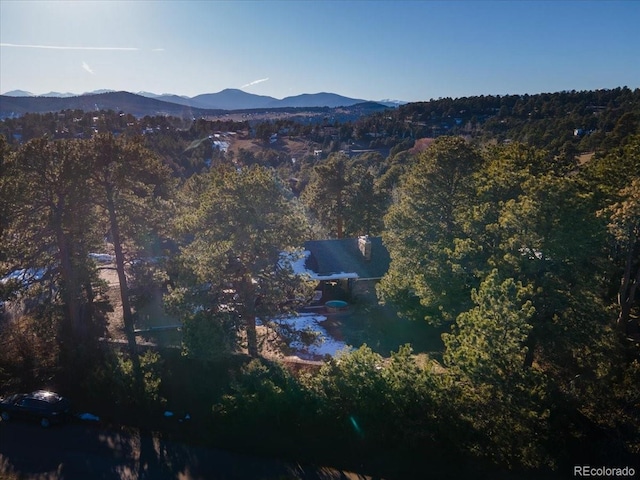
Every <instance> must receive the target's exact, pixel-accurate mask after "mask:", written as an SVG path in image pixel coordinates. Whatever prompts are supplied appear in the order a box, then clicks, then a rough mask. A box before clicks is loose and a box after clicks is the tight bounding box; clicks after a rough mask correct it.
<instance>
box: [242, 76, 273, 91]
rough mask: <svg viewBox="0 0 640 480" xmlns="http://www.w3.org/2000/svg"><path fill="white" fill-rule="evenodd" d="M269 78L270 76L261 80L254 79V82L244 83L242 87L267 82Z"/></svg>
mask: <svg viewBox="0 0 640 480" xmlns="http://www.w3.org/2000/svg"><path fill="white" fill-rule="evenodd" d="M267 80H269V77H267V78H261V79H260V80H254V81H253V82H250V83H247V84H246V85H242V86H241V87H240V88H245V87H251V86H252V85H256V84H258V83H262V82H266V81H267Z"/></svg>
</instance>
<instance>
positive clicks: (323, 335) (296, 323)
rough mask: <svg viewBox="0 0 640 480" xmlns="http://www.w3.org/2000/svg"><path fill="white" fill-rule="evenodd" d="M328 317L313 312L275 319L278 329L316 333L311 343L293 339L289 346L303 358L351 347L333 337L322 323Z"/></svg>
mask: <svg viewBox="0 0 640 480" xmlns="http://www.w3.org/2000/svg"><path fill="white" fill-rule="evenodd" d="M326 320H327V317H325V316H323V315H315V314H312V313H300V314H298V315H295V316H289V317H281V318H278V319H275V320H273V322H272V323H273V324H275V326H276V329H278V327H279V326H280V327H285V328H288V329H291V330H293V331H295V332H305V331H307V332H312V333H313V334H315V335H316V338H315V340H314V342H313V343H312V344H311V345H306V344H305V343H303V342H302V341H298V340H296V341H293V342H291V343H290V344H289V347H290V348H292V349H293V350H295V352H296V354H297V355H298V356H299V357H301V358H314V357H324V356H325V355H331V356H335V355H336V354H337V353H338V352H339V351H341V350H344V349H345V348H347V347H349V346H348V345H347V344H346V343H344V342H343V341H341V340H336V339H335V338H333V337H331V335H329V333H328V332H327V330H326V329H325V328H324V327H323V326H322V325H321V323H322V322H324V321H326Z"/></svg>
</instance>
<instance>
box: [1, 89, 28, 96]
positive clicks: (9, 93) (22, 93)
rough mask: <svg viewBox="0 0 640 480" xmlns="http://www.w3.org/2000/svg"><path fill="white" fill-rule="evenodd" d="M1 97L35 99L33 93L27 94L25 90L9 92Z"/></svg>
mask: <svg viewBox="0 0 640 480" xmlns="http://www.w3.org/2000/svg"><path fill="white" fill-rule="evenodd" d="M2 95H6V96H7V97H35V95H34V94H33V93H31V92H27V91H26V90H11V91H10V92H5V93H3V94H2Z"/></svg>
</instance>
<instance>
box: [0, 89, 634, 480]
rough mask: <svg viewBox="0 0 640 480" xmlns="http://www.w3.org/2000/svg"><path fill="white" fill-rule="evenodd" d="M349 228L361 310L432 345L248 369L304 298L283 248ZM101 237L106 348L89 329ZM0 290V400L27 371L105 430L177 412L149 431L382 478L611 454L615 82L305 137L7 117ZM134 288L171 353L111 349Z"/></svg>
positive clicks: (627, 457) (619, 259) (625, 439)
mask: <svg viewBox="0 0 640 480" xmlns="http://www.w3.org/2000/svg"><path fill="white" fill-rule="evenodd" d="M241 139H242V141H241ZM294 144H295V145H303V146H304V148H303V149H301V150H297V153H295V157H294V156H293V154H292V148H293V147H292V145H294ZM358 235H381V236H382V238H383V242H384V244H385V246H386V247H387V249H388V250H389V252H390V255H391V265H390V268H389V271H388V273H387V274H386V275H385V277H384V278H383V279H382V281H381V282H380V283H379V285H378V290H377V294H378V300H379V302H380V304H382V305H384V306H386V307H388V308H391V309H393V311H394V312H397V314H398V315H399V316H400V317H402V318H404V319H411V321H413V322H426V323H428V324H430V325H432V326H433V327H434V328H437V329H439V330H438V331H440V332H443V333H442V337H441V338H442V349H441V351H440V352H430V353H429V354H426V353H423V352H414V351H413V349H412V346H411V343H414V340H412V339H409V341H408V344H407V345H405V346H403V347H401V348H399V349H398V350H397V351H395V352H393V353H391V354H390V355H382V354H380V353H378V352H376V351H375V350H374V349H372V348H370V347H368V346H367V345H362V346H360V348H357V349H354V350H351V351H345V352H342V353H341V354H339V355H338V356H337V357H335V358H326V359H325V360H324V361H323V362H322V364H321V365H317V364H314V365H303V366H301V365H299V364H297V365H290V364H287V363H286V362H282V361H277V360H273V359H270V358H265V357H264V356H263V355H262V354H261V350H260V348H261V339H260V335H259V333H258V331H257V325H259V324H260V319H264V318H273V317H277V316H279V315H286V314H288V313H291V312H295V311H296V310H298V309H299V308H300V307H301V306H303V305H304V304H305V303H306V302H307V301H308V300H309V299H310V295H311V293H312V290H313V285H312V284H311V283H310V282H308V281H306V280H305V279H304V278H301V277H299V276H296V275H294V274H293V271H292V268H291V261H292V259H295V258H296V255H299V250H300V248H301V246H302V245H303V242H304V241H305V240H311V239H322V238H344V237H354V236H358ZM105 245H108V248H109V250H110V252H111V253H112V254H113V258H114V266H115V271H116V273H117V277H118V283H119V290H120V291H119V295H120V299H121V302H120V303H118V305H117V308H118V309H119V312H118V314H121V318H122V321H123V333H124V334H125V336H126V342H125V343H124V345H123V347H122V348H114V347H113V345H112V344H110V343H109V342H105V341H104V338H105V337H106V336H108V335H107V327H108V325H107V323H108V322H107V318H108V312H109V311H110V310H111V311H112V310H113V309H114V303H113V299H112V298H110V297H109V296H108V295H106V291H107V286H106V285H105V283H104V281H103V280H101V279H100V277H99V275H98V264H97V263H96V260H95V258H94V257H93V256H92V255H91V253H92V252H100V251H104V250H105V248H106V247H105ZM285 252H286V255H285ZM0 278H1V279H2V281H1V282H0V301H1V302H2V308H3V310H2V312H1V313H2V317H1V318H0V385H2V387H1V389H0V394H1V393H8V392H9V391H16V390H21V389H32V388H36V387H40V386H41V385H42V384H44V383H46V384H47V385H53V386H56V388H58V389H59V390H61V391H64V392H68V394H69V395H70V396H72V397H73V398H74V399H77V401H78V402H83V403H84V405H87V406H91V407H92V408H94V409H96V411H99V412H101V413H103V415H104V412H105V411H109V410H111V415H112V417H113V418H114V419H116V420H118V421H121V422H129V423H135V422H145V421H151V420H145V419H151V418H152V416H151V415H152V414H153V413H156V412H161V411H162V410H163V408H165V407H166V405H168V404H171V405H178V406H179V407H180V408H183V409H185V410H187V409H188V411H190V412H192V413H193V415H194V416H196V417H198V418H199V419H200V421H199V423H198V424H197V426H196V425H192V426H190V427H189V429H188V430H186V429H183V430H181V431H176V432H173V433H175V434H176V435H178V436H179V435H183V436H184V438H188V439H189V441H197V442H203V443H210V444H214V445H224V446H227V447H229V446H231V447H233V448H238V449H242V450H243V451H244V450H246V451H260V452H264V453H267V454H272V455H280V456H289V457H292V458H305V459H307V460H311V461H314V462H333V463H339V464H342V465H348V466H353V468H358V469H360V470H362V471H363V472H366V473H370V474H373V475H379V476H385V477H387V476H388V477H390V478H407V477H410V476H412V475H415V473H416V472H418V471H423V469H424V468H426V467H425V466H428V468H429V469H430V471H431V472H432V473H433V475H434V476H436V477H437V476H443V475H445V474H448V475H454V476H459V475H466V474H469V475H470V474H471V472H477V471H484V472H489V473H488V475H491V474H492V473H495V474H503V475H505V476H508V475H513V478H522V476H523V475H526V474H528V475H532V476H539V475H549V476H551V477H552V476H554V475H558V476H566V475H569V474H570V473H569V472H572V470H571V469H572V468H573V466H574V465H579V464H585V462H586V463H588V464H592V465H595V464H597V465H608V466H625V465H636V464H637V461H638V458H639V456H640V326H639V320H638V319H639V318H640V317H639V316H640V302H639V300H640V292H638V285H639V284H640V90H638V89H636V90H633V91H632V90H630V89H628V88H620V89H615V90H602V91H593V92H575V91H573V92H561V93H554V94H541V95H524V96H504V97H500V96H487V97H484V96H483V97H470V98H460V99H439V100H432V101H430V102H424V103H414V104H407V105H404V106H401V107H399V108H397V109H390V110H386V111H384V112H380V113H375V114H372V115H368V116H363V117H361V118H359V119H357V120H354V121H348V122H338V121H336V120H335V119H331V118H326V119H325V120H324V121H323V122H320V123H316V124H310V123H307V122H304V121H300V122H298V121H296V120H295V119H291V118H274V119H272V120H266V121H265V120H261V121H249V120H247V121H242V122H235V121H231V120H228V121H220V120H217V121H211V120H207V119H206V118H202V119H196V120H185V119H180V118H173V117H143V118H136V117H134V116H132V115H129V114H127V113H126V112H112V111H102V112H82V111H62V112H57V113H52V114H43V115H40V114H26V115H24V116H21V117H19V118H13V119H7V120H4V121H3V122H2V123H1V124H0ZM156 290H159V291H161V292H162V294H163V301H164V308H165V310H166V311H167V312H171V314H172V315H174V316H175V317H176V318H179V319H180V322H181V323H182V324H183V329H182V336H181V349H180V350H178V351H177V350H175V349H173V350H172V349H166V350H165V349H154V348H149V347H148V346H141V345H139V344H138V341H139V340H138V339H137V338H136V336H135V335H134V329H135V326H136V323H137V321H138V320H139V318H138V316H139V312H140V311H141V307H142V306H144V305H145V304H146V303H148V302H149V298H150V297H151V296H152V293H153V291H156ZM387 321H388V322H389V323H390V324H392V323H393V322H395V321H398V320H397V318H396V316H390V317H389V318H388V320H387ZM416 340H417V339H416ZM113 405H117V406H118V413H113V411H112V410H113V407H112V406H113ZM106 415H107V416H108V415H109V414H106ZM452 465H453V466H452ZM452 469H453V470H452ZM452 472H453V473H452ZM507 478H508V477H507Z"/></svg>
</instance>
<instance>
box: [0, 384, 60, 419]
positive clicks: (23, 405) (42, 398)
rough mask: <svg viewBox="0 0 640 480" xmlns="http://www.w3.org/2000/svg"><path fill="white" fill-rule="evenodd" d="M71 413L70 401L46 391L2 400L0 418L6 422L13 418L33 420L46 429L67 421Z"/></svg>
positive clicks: (19, 394) (12, 396) (0, 400)
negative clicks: (53, 424)
mask: <svg viewBox="0 0 640 480" xmlns="http://www.w3.org/2000/svg"><path fill="white" fill-rule="evenodd" d="M70 411H71V405H70V403H69V400H67V399H66V398H64V397H61V396H60V395H58V394H57V393H53V392H48V391H46V390H37V391H35V392H31V393H18V394H15V395H10V396H8V397H6V398H3V399H0V417H1V418H2V420H3V421H5V422H6V421H8V420H9V419H12V418H16V419H17V418H21V419H32V420H37V421H38V422H40V425H41V426H43V427H45V428H46V427H48V426H49V425H51V424H52V423H60V422H63V421H65V420H67V419H68V417H69V413H70Z"/></svg>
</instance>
